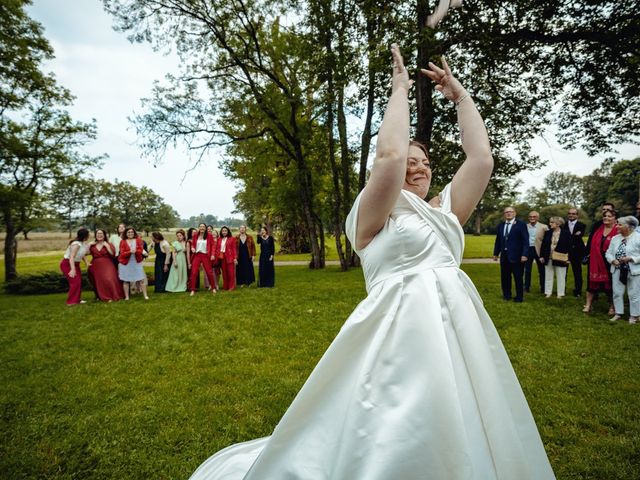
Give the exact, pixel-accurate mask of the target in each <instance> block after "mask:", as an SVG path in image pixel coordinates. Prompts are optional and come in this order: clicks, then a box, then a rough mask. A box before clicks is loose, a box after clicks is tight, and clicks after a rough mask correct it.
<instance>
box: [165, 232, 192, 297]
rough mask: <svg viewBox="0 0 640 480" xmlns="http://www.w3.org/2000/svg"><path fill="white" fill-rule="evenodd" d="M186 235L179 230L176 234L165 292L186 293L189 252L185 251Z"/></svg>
mask: <svg viewBox="0 0 640 480" xmlns="http://www.w3.org/2000/svg"><path fill="white" fill-rule="evenodd" d="M185 238H186V234H185V233H184V230H182V229H180V230H178V231H177V232H176V241H175V242H173V250H172V252H171V255H172V257H173V262H172V263H173V266H172V267H171V268H170V269H169V270H170V272H169V279H168V280H167V285H166V286H165V289H166V291H167V292H186V291H187V282H188V278H189V277H188V273H187V272H188V268H187V263H188V262H187V258H188V256H189V252H188V251H187V244H186V241H185Z"/></svg>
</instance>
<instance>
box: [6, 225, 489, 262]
mask: <svg viewBox="0 0 640 480" xmlns="http://www.w3.org/2000/svg"><path fill="white" fill-rule="evenodd" d="M175 230H176V229H171V230H167V231H162V234H163V235H164V236H165V237H166V239H167V240H169V241H170V242H171V241H173V240H174V239H175V233H174V232H175ZM232 233H233V234H234V235H236V234H237V233H238V231H237V230H232ZM249 234H250V235H252V236H254V237H255V236H256V232H252V231H249ZM4 237H5V235H4V233H2V234H0V254H4ZM143 238H144V240H146V241H147V242H151V238H150V237H143ZM465 241H466V247H465V251H464V258H488V257H490V256H491V254H492V252H493V241H494V237H493V235H482V236H479V237H475V236H473V235H466V240H465ZM68 243H69V235H68V234H67V233H65V232H47V233H31V234H29V240H24V239H22V236H20V237H19V240H18V255H24V254H53V253H55V252H63V251H64V250H65V249H66V248H67V245H68ZM325 249H326V258H327V260H338V253H337V250H336V241H335V238H334V237H332V236H330V235H327V237H326V239H325ZM279 250H280V248H279V246H278V241H277V239H276V252H279ZM258 254H259V251H258ZM310 258H311V256H310V255H309V254H308V253H298V254H278V253H277V260H280V261H306V260H309V259H310Z"/></svg>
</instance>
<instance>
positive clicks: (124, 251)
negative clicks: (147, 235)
mask: <svg viewBox="0 0 640 480" xmlns="http://www.w3.org/2000/svg"><path fill="white" fill-rule="evenodd" d="M135 240H136V251H135V253H134V252H131V247H129V242H128V241H127V240H122V241H121V242H120V255H118V261H119V262H120V263H121V264H123V265H126V264H128V263H129V259H130V258H131V255H132V254H135V257H136V262H137V263H140V262H141V261H142V250H143V249H144V247H143V246H142V239H141V238H140V237H136V238H135Z"/></svg>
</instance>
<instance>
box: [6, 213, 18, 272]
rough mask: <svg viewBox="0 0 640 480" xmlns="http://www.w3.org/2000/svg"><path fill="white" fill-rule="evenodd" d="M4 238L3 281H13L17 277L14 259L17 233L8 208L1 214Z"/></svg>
mask: <svg viewBox="0 0 640 480" xmlns="http://www.w3.org/2000/svg"><path fill="white" fill-rule="evenodd" d="M3 216H4V224H5V228H6V236H5V237H4V278H5V281H9V280H14V279H15V278H16V277H17V276H18V272H17V270H16V259H17V256H18V238H17V234H18V231H17V230H16V228H15V225H14V223H13V215H12V213H11V209H10V208H6V209H5V210H4V212H3Z"/></svg>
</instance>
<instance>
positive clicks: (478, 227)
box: [473, 212, 482, 236]
mask: <svg viewBox="0 0 640 480" xmlns="http://www.w3.org/2000/svg"><path fill="white" fill-rule="evenodd" d="M481 233H482V215H480V212H476V218H475V221H474V230H473V234H474V235H475V236H479V235H480V234H481Z"/></svg>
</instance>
